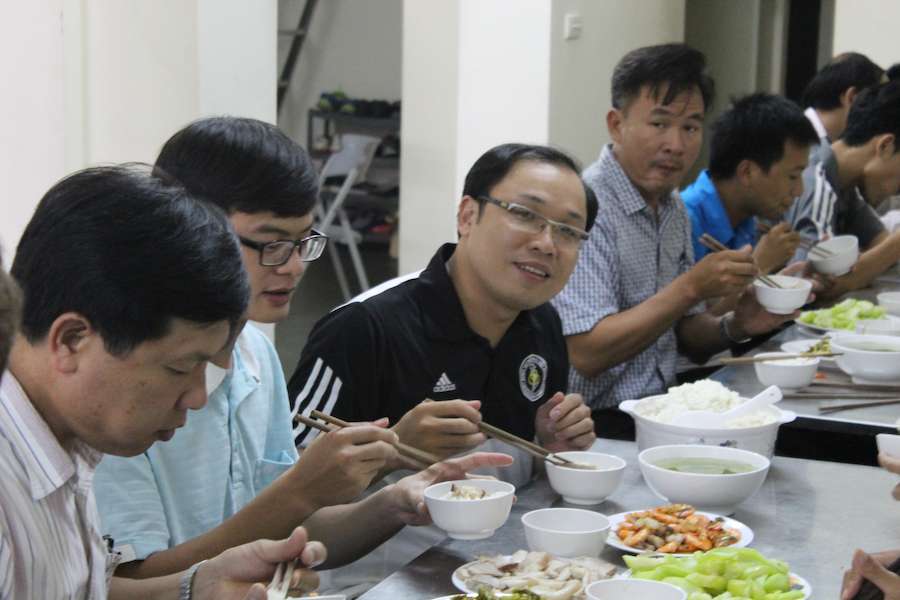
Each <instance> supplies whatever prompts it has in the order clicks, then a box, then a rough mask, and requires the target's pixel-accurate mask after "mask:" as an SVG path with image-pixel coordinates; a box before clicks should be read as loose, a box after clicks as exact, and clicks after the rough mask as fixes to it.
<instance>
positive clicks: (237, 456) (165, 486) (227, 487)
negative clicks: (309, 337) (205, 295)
mask: <svg viewBox="0 0 900 600" xmlns="http://www.w3.org/2000/svg"><path fill="white" fill-rule="evenodd" d="M233 360H234V363H233V365H232V369H231V370H228V371H225V372H224V378H221V377H222V374H223V371H222V370H221V369H217V368H216V367H213V366H211V367H210V368H209V370H208V371H207V380H208V382H209V380H210V379H212V378H213V377H216V371H218V377H219V378H221V382H220V383H219V384H218V386H217V387H216V388H215V389H214V390H213V391H212V392H211V393H210V394H209V400H208V402H207V404H206V406H205V407H204V408H202V409H201V410H198V411H190V412H189V413H188V420H187V424H186V425H185V426H184V427H183V428H181V429H179V430H178V431H177V432H176V434H175V437H174V438H173V439H172V440H170V441H168V442H157V443H155V444H153V446H152V447H151V448H150V449H149V450H147V452H145V453H144V454H141V455H139V456H135V457H132V458H121V457H118V456H106V457H105V458H104V459H103V461H102V462H101V463H100V466H99V467H98V468H97V474H96V477H95V479H94V487H95V490H96V495H97V507H98V509H99V512H100V519H101V522H102V531H103V533H104V534H107V535H110V536H112V537H113V539H114V540H115V545H116V548H115V549H116V550H117V551H120V552H122V555H123V556H122V558H123V561H128V560H135V559H139V560H140V559H145V558H147V556H149V555H150V554H152V553H154V552H159V551H160V550H165V549H167V548H170V547H172V546H177V545H178V544H181V543H184V542H186V541H188V540H191V539H193V538H195V537H197V536H199V535H201V534H203V533H206V532H207V531H209V530H210V529H213V528H214V527H216V526H218V525H220V524H221V523H222V522H223V521H225V520H226V519H228V518H229V517H230V516H232V515H233V514H234V513H235V512H237V511H238V510H240V509H241V508H242V507H244V506H245V505H246V504H247V503H248V502H250V501H251V500H252V499H253V498H255V497H256V496H257V495H258V494H259V493H260V492H261V491H262V490H263V489H264V488H265V487H266V486H267V485H269V484H270V483H271V482H272V481H274V480H275V478H277V477H278V476H279V475H281V474H282V473H283V472H284V471H285V470H287V468H288V467H290V466H291V465H292V464H293V463H294V462H295V461H296V460H297V450H296V448H295V447H294V436H293V432H292V427H291V417H290V409H289V406H290V405H289V402H288V397H287V386H286V384H285V381H284V374H283V373H282V370H281V363H280V362H279V361H278V355H277V354H276V352H275V348H274V347H273V346H272V343H271V342H270V341H269V339H268V338H267V337H266V336H265V335H264V334H263V333H262V332H260V331H259V330H258V329H256V328H255V327H253V326H252V325H249V324H248V325H246V326H245V327H244V330H243V331H242V332H241V334H240V336H239V337H238V341H237V344H236V346H235V349H234V353H233Z"/></svg>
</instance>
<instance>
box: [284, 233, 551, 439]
mask: <svg viewBox="0 0 900 600" xmlns="http://www.w3.org/2000/svg"><path fill="white" fill-rule="evenodd" d="M455 248H456V247H455V245H453V244H446V245H444V246H443V247H442V248H441V249H440V250H438V252H437V254H435V256H434V258H432V260H431V263H430V264H429V265H428V267H427V268H426V269H425V270H423V271H421V272H420V273H418V274H417V275H413V276H411V277H400V278H397V279H393V280H391V281H389V282H387V283H385V284H382V285H380V286H378V287H377V288H374V289H373V290H370V292H367V293H365V294H363V295H361V296H359V297H357V298H356V299H355V300H354V301H352V302H350V303H349V304H346V305H344V306H342V307H340V308H338V309H337V310H335V311H334V312H332V313H331V314H329V315H327V316H326V317H325V318H323V319H322V320H321V321H319V322H318V323H317V324H316V326H315V327H314V328H313V330H312V333H310V336H309V340H308V342H307V344H306V347H305V348H304V349H303V354H302V356H301V357H300V363H299V364H298V365H297V370H296V371H295V372H294V375H293V376H292V377H291V381H290V383H289V384H288V393H289V397H290V398H291V404H292V406H291V408H292V412H293V414H296V413H297V412H298V411H300V412H303V413H305V414H309V412H310V411H312V410H320V411H322V412H325V413H328V414H332V415H334V416H336V417H340V418H341V419H345V420H348V421H373V420H375V419H378V418H380V417H385V416H386V417H388V418H389V419H390V421H391V424H392V425H393V424H395V423H397V421H399V420H400V417H402V416H403V415H404V414H405V413H406V412H407V411H409V410H410V409H412V408H413V407H414V406H416V405H417V404H419V403H420V402H421V401H422V400H424V399H425V398H432V399H434V400H449V399H456V398H462V399H465V400H481V401H482V407H481V413H482V415H483V417H484V421H485V422H486V423H490V424H492V425H496V426H498V427H502V428H503V429H505V430H507V431H509V432H510V433H514V434H516V435H518V436H520V437H523V438H525V439H529V440H530V439H533V438H534V435H535V427H534V423H535V417H536V415H537V409H538V408H539V407H540V406H541V405H542V404H544V403H545V402H547V401H548V400H549V399H550V398H551V397H552V396H553V395H554V394H555V393H556V392H565V391H566V389H567V383H568V381H567V380H568V371H569V360H568V353H567V350H566V344H565V340H564V338H563V334H562V325H561V323H560V320H559V315H557V313H556V309H554V308H553V307H552V306H551V305H550V303H546V304H543V305H541V306H538V307H537V308H534V309H532V310H528V311H523V312H521V313H520V314H519V316H518V317H517V318H516V320H515V321H514V322H513V324H512V325H511V326H510V328H509V330H508V331H507V332H506V334H505V335H504V336H503V338H502V339H501V340H500V343H499V344H497V347H496V348H491V347H490V344H489V343H488V341H487V340H486V339H485V338H483V337H481V336H479V335H477V334H476V333H475V332H473V331H472V330H471V329H470V328H469V325H468V323H467V322H466V316H465V313H464V312H463V308H462V304H461V303H460V301H459V297H458V296H457V294H456V290H455V289H454V287H453V282H452V281H451V280H450V275H449V274H448V273H447V267H446V261H447V260H448V259H449V258H450V256H451V255H452V254H453V251H454V250H455ZM308 433H310V431H309V430H308V428H306V427H304V426H303V425H298V427H297V428H296V429H295V430H294V434H295V437H296V441H297V444H298V445H304V444H306V443H308V442H309V441H310V440H311V439H312V437H314V435H312V436H310V437H309V438H308V439H307V434H308Z"/></svg>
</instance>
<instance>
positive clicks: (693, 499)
mask: <svg viewBox="0 0 900 600" xmlns="http://www.w3.org/2000/svg"><path fill="white" fill-rule="evenodd" d="M684 457H697V458H721V459H725V460H733V461H737V462H742V463H748V464H750V465H752V466H753V467H754V469H753V470H752V471H750V472H749V473H737V474H734V475H707V474H701V473H683V472H681V471H672V470H669V469H664V468H662V467H657V466H656V463H657V462H658V461H660V460H663V459H667V458H684ZM638 463H639V464H640V467H641V474H642V475H643V476H644V481H645V482H647V485H648V486H650V489H651V490H653V492H654V493H655V494H656V495H657V496H659V497H661V498H663V499H664V500H666V501H667V502H669V503H670V504H690V505H691V506H693V507H695V508H696V509H697V510H703V511H706V512H711V513H716V514H720V515H730V514H732V513H733V512H734V510H735V508H737V505H738V504H740V503H741V502H743V501H744V500H746V499H748V498H749V497H750V496H752V495H753V494H755V493H756V491H757V490H759V488H760V486H761V485H762V484H763V481H765V480H766V475H767V474H768V472H769V465H770V462H769V459H768V458H766V457H765V456H762V455H761V454H757V453H756V452H748V451H746V450H738V449H737V448H723V447H720V446H694V445H678V446H657V447H656V448H650V449H648V450H644V451H643V452H641V453H640V454H639V455H638Z"/></svg>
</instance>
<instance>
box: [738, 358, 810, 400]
mask: <svg viewBox="0 0 900 600" xmlns="http://www.w3.org/2000/svg"><path fill="white" fill-rule="evenodd" d="M786 354H787V353H786V352H762V353H760V354H757V355H756V356H754V358H765V357H767V356H785V355H786ZM800 360H806V361H807V362H808V363H809V364H804V365H797V364H791V363H792V362H793V361H792V360H773V361H771V362H756V363H753V368H754V369H756V378H757V379H759V382H760V383H762V384H763V385H765V386H770V385H777V386H778V387H779V388H780V389H781V391H782V392H784V393H787V394H789V393H793V392H796V391H797V390H801V389H803V388H805V387H806V386H808V385H809V384H810V383H812V380H813V379H814V378H815V376H816V370H817V369H818V368H819V359H818V358H812V357H811V358H807V359H800Z"/></svg>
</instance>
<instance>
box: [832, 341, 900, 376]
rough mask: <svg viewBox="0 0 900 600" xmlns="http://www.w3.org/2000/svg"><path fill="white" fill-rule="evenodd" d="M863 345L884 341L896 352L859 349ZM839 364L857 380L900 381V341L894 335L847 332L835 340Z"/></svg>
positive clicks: (834, 348)
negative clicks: (852, 333)
mask: <svg viewBox="0 0 900 600" xmlns="http://www.w3.org/2000/svg"><path fill="white" fill-rule="evenodd" d="M860 344H882V345H883V346H884V347H890V348H896V349H897V351H896V352H879V351H872V350H861V349H859V347H858V346H859V345H860ZM831 351H832V352H835V353H840V356H836V357H835V358H834V360H835V362H836V363H837V366H838V367H840V368H841V370H842V371H843V372H844V373H846V374H847V375H850V377H852V378H853V382H854V383H874V384H879V383H880V384H885V383H890V384H900V340H898V339H897V338H896V337H895V336H892V335H845V336H841V337H839V338H834V339H833V340H831Z"/></svg>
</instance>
